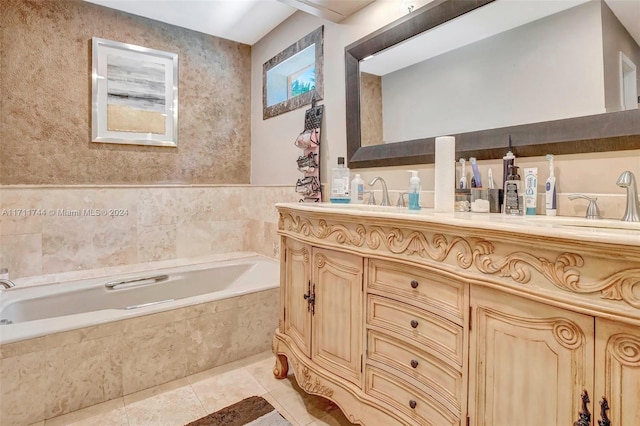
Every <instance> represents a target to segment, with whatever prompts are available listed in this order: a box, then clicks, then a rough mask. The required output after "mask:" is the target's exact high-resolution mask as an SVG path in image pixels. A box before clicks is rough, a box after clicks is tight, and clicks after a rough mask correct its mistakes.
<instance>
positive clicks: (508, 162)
mask: <svg viewBox="0 0 640 426" xmlns="http://www.w3.org/2000/svg"><path fill="white" fill-rule="evenodd" d="M509 145H511V136H509ZM515 164H516V156H515V155H513V152H511V149H509V152H507V154H506V155H505V156H504V157H502V189H503V190H505V193H506V189H507V188H506V185H507V177H508V176H509V173H510V172H511V170H510V167H511V166H514V165H515Z"/></svg>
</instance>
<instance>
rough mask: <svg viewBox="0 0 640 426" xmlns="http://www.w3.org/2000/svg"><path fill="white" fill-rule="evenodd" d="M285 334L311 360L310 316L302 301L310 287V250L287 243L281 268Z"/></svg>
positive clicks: (292, 242) (295, 243)
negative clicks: (282, 272)
mask: <svg viewBox="0 0 640 426" xmlns="http://www.w3.org/2000/svg"><path fill="white" fill-rule="evenodd" d="M284 276H285V278H284V300H283V303H284V306H283V308H284V309H285V315H284V333H285V334H286V335H287V336H289V337H290V338H291V339H292V340H293V341H294V343H295V344H296V345H297V346H298V348H299V349H300V350H301V351H302V352H303V353H304V354H305V355H306V356H307V357H310V356H311V313H310V307H309V303H307V300H306V299H305V298H304V296H305V295H306V294H307V291H308V290H309V288H310V285H311V284H310V283H311V247H310V246H308V245H306V244H303V243H299V242H297V241H294V240H289V239H287V240H286V243H285V266H284Z"/></svg>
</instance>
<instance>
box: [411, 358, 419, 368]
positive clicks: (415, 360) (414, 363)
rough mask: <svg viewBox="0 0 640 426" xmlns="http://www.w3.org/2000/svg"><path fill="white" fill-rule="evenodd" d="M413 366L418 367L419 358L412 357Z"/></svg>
mask: <svg viewBox="0 0 640 426" xmlns="http://www.w3.org/2000/svg"><path fill="white" fill-rule="evenodd" d="M411 366H412V367H413V368H418V360H417V359H412V360H411Z"/></svg>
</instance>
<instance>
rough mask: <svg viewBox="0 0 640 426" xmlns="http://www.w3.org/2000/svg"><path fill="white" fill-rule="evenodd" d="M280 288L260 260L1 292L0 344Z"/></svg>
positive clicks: (274, 269)
mask: <svg viewBox="0 0 640 426" xmlns="http://www.w3.org/2000/svg"><path fill="white" fill-rule="evenodd" d="M278 286H279V267H278V263H277V262H275V261H273V260H271V259H267V258H265V257H261V256H253V257H247V258H240V259H232V260H228V261H218V262H211V263H205V264H197V265H189V266H183V267H177V268H170V269H159V270H156V271H153V272H138V273H135V274H126V275H121V276H113V277H108V278H105V277H101V278H94V279H89V280H78V281H69V282H65V283H55V284H48V285H46V284H45V285H39V286H30V287H24V288H21V287H19V286H16V287H13V288H11V289H7V290H0V344H4V343H11V342H15V341H18V340H24V339H29V338H33V337H38V336H43V335H47V334H52V333H58V332H61V331H67V330H71V329H76V328H82V327H89V326H93V325H96V324H100V323H105V322H109V321H117V320H122V319H126V318H131V317H136V316H140V315H148V314H151V313H155V312H160V311H166V310H171V309H176V308H179V307H183V306H188V305H194V304H198V303H204V302H210V301H214V300H219V299H226V298H230V297H235V296H241V295H243V294H247V293H252V292H256V291H263V290H268V289H272V288H275V287H278Z"/></svg>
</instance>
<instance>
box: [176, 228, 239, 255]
mask: <svg viewBox="0 0 640 426" xmlns="http://www.w3.org/2000/svg"><path fill="white" fill-rule="evenodd" d="M245 223H246V221H244V220H230V221H212V220H206V221H205V220H203V221H195V222H185V223H179V224H178V227H177V241H176V254H177V256H178V257H193V256H201V255H203V254H212V253H225V252H230V251H240V250H242V249H243V237H244V225H245Z"/></svg>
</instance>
